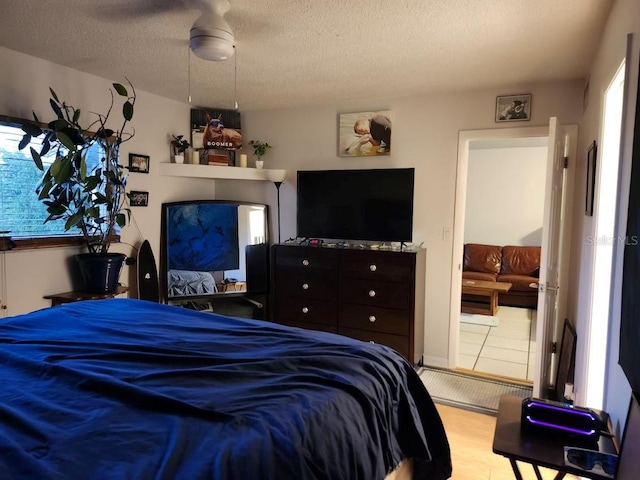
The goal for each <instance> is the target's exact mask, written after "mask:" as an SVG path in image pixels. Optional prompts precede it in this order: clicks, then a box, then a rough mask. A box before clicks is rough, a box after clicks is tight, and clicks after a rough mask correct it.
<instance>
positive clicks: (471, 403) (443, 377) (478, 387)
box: [418, 367, 533, 415]
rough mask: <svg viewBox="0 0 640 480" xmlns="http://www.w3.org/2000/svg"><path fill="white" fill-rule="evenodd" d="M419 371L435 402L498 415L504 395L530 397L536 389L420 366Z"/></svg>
mask: <svg viewBox="0 0 640 480" xmlns="http://www.w3.org/2000/svg"><path fill="white" fill-rule="evenodd" d="M418 374H419V375H420V378H421V379H422V382H423V383H424V385H425V386H426V387H427V390H428V392H429V394H430V395H431V398H433V401H434V402H436V403H441V404H443V405H449V406H452V407H458V408H463V409H465V410H471V411H474V412H480V413H486V414H489V415H496V414H497V412H498V403H499V402H500V397H501V396H502V395H514V396H516V397H521V398H527V397H530V396H532V393H533V388H532V387H529V386H526V385H518V384H516V383H509V382H502V381H500V380H494V379H487V378H482V377H476V376H473V375H467V374H464V373H458V372H455V371H452V370H444V369H439V368H431V367H421V368H420V369H419V370H418Z"/></svg>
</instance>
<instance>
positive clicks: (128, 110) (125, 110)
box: [122, 101, 133, 120]
mask: <svg viewBox="0 0 640 480" xmlns="http://www.w3.org/2000/svg"><path fill="white" fill-rule="evenodd" d="M122 116H123V117H124V119H125V120H131V119H132V118H133V103H131V102H129V101H126V102H124V105H122Z"/></svg>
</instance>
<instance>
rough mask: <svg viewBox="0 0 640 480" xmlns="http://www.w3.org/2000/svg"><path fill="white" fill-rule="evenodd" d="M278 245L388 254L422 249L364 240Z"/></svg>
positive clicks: (313, 240) (297, 241)
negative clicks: (388, 252) (383, 252)
mask: <svg viewBox="0 0 640 480" xmlns="http://www.w3.org/2000/svg"><path fill="white" fill-rule="evenodd" d="M278 245H293V246H304V247H318V248H335V249H352V250H372V251H390V252H417V251H419V250H421V249H422V243H421V244H419V245H414V244H408V243H405V242H373V241H364V240H363V241H360V240H335V239H320V238H290V239H289V240H285V241H284V242H282V243H279V244H278Z"/></svg>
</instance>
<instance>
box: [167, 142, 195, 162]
mask: <svg viewBox="0 0 640 480" xmlns="http://www.w3.org/2000/svg"><path fill="white" fill-rule="evenodd" d="M183 137H184V135H171V150H172V151H173V160H174V161H175V162H176V163H184V152H186V151H187V149H188V148H189V147H190V146H191V145H190V144H189V142H188V140H187V139H186V138H183Z"/></svg>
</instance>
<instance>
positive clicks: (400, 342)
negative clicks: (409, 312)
mask: <svg viewBox="0 0 640 480" xmlns="http://www.w3.org/2000/svg"><path fill="white" fill-rule="evenodd" d="M338 333H339V334H340V335H346V336H347V337H351V338H355V339H358V340H362V341H364V342H372V343H379V344H381V345H386V346H387V347H391V348H393V349H394V350H395V351H396V352H398V353H399V354H400V355H402V356H403V357H404V358H406V359H409V338H408V337H403V336H401V335H392V334H390V333H379V332H370V331H368V330H358V329H355V328H344V327H339V328H338Z"/></svg>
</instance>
